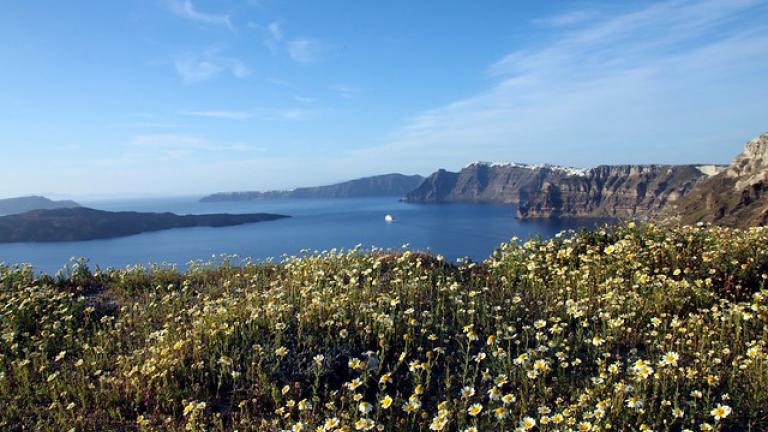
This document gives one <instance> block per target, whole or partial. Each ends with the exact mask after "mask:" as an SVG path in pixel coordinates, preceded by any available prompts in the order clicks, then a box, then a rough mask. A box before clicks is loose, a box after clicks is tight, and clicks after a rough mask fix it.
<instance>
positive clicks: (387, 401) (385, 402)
mask: <svg viewBox="0 0 768 432" xmlns="http://www.w3.org/2000/svg"><path fill="white" fill-rule="evenodd" d="M379 405H381V407H382V408H384V409H387V408H389V407H390V406H392V397H390V396H389V395H385V396H384V397H383V398H382V399H381V400H380V401H379Z"/></svg>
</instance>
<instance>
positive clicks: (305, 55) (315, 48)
mask: <svg viewBox="0 0 768 432" xmlns="http://www.w3.org/2000/svg"><path fill="white" fill-rule="evenodd" d="M286 47H287V49H288V55H289V56H290V57H291V58H292V59H293V61H295V62H297V63H302V64H309V63H315V62H318V61H320V60H322V59H323V58H324V57H325V55H326V53H327V52H328V47H327V46H326V44H325V43H323V42H321V41H319V40H317V39H311V38H299V39H293V40H290V41H288V42H287V43H286Z"/></svg>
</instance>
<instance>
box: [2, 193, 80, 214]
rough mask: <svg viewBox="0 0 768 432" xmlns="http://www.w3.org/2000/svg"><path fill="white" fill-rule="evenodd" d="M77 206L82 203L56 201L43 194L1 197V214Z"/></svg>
mask: <svg viewBox="0 0 768 432" xmlns="http://www.w3.org/2000/svg"><path fill="white" fill-rule="evenodd" d="M75 207H80V204H78V203H76V202H74V201H69V200H64V201H54V200H51V199H48V198H45V197H42V196H23V197H16V198H5V199H0V216H2V215H9V214H16V213H24V212H28V211H30V210H51V209H59V208H75Z"/></svg>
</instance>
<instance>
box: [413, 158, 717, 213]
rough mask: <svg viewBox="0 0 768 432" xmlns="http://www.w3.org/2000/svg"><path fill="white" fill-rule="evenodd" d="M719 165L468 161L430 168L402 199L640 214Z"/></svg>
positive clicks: (671, 199) (675, 196) (663, 203)
mask: <svg viewBox="0 0 768 432" xmlns="http://www.w3.org/2000/svg"><path fill="white" fill-rule="evenodd" d="M719 169H720V167H716V166H695V165H613V166H598V167H595V168H591V169H576V168H568V167H560V166H556V165H523V164H491V163H474V164H471V165H469V166H467V167H466V168H464V169H462V170H461V171H460V172H458V173H452V172H448V171H445V170H440V171H438V172H436V173H435V174H433V175H432V176H430V177H428V178H427V179H426V180H425V181H424V182H422V184H421V185H420V186H419V187H418V188H417V189H416V190H414V191H413V192H411V193H409V194H408V195H407V196H406V200H407V201H409V202H430V203H434V202H456V201H461V202H503V203H514V204H518V216H519V217H520V218H548V217H560V216H562V217H631V218H643V217H649V216H652V215H655V214H657V213H658V212H659V211H660V210H661V209H662V208H663V207H664V206H666V205H667V204H669V203H671V202H674V201H676V200H678V199H679V198H680V197H682V196H684V195H685V194H687V193H688V192H689V191H690V190H691V189H692V188H693V186H694V185H695V184H696V183H697V182H698V181H700V180H701V179H703V178H706V177H707V176H709V175H710V174H711V173H713V172H717V171H718V170H719Z"/></svg>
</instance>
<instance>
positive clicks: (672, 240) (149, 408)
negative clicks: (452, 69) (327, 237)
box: [0, 225, 768, 431]
mask: <svg viewBox="0 0 768 432" xmlns="http://www.w3.org/2000/svg"><path fill="white" fill-rule="evenodd" d="M767 273H768V229H763V228H754V229H749V230H733V229H725V228H716V227H706V226H704V227H686V228H679V229H665V228H659V227H656V226H653V225H641V226H634V225H629V226H625V227H619V228H611V229H609V228H605V229H603V230H598V231H591V232H586V231H585V232H581V233H578V234H574V235H562V236H558V237H556V238H554V239H551V240H542V241H528V242H526V243H524V244H523V243H520V242H512V243H509V244H504V245H501V247H500V248H499V250H498V251H497V252H496V253H495V254H494V256H493V257H492V258H490V259H488V260H486V261H485V262H483V263H478V264H474V263H462V264H460V265H458V266H454V265H451V264H448V263H445V262H443V261H442V260H441V259H440V257H432V256H429V255H425V254H419V253H410V252H406V253H402V254H385V253H376V252H373V253H364V252H361V251H357V250H354V251H349V252H344V253H338V252H330V253H326V254H323V255H321V256H307V257H302V258H291V259H287V260H286V261H285V262H283V263H280V264H274V263H260V264H246V265H243V266H234V265H231V264H228V263H226V262H225V263H223V264H218V265H212V264H210V265H208V264H198V265H196V266H194V267H192V268H191V269H190V270H189V271H187V272H186V273H179V272H177V271H174V270H172V269H167V268H160V267H157V268H151V269H145V268H143V267H134V268H128V269H121V270H109V271H104V272H101V271H98V270H96V271H91V270H89V269H88V268H87V266H86V265H85V263H83V262H79V263H76V264H74V265H73V266H72V267H71V268H69V270H68V271H67V272H65V273H62V274H60V275H59V276H58V277H57V278H51V277H47V276H43V277H36V276H35V275H34V273H33V271H32V269H31V268H29V267H23V266H21V267H18V266H16V267H0V326H1V327H0V330H1V333H2V334H0V429H2V430H11V431H15V430H50V431H67V430H78V431H80V430H142V431H145V430H146V431H149V430H193V431H202V430H214V431H215V430H239V431H248V430H253V431H281V430H291V431H344V430H346V431H354V430H403V431H428V430H445V431H474V430H480V431H504V430H507V431H512V430H516V429H531V430H542V431H555V430H559V431H566V430H577V431H590V430H593V431H605V430H622V431H623V430H655V431H666V430H673V431H678V430H685V429H690V430H693V431H706V430H724V431H726V430H754V431H761V430H766V429H768V360H767V359H768V357H767V354H766V353H767V352H768V351H767V349H766V343H768V332H767V331H766V330H767V329H768V289H766V278H768V275H767Z"/></svg>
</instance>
